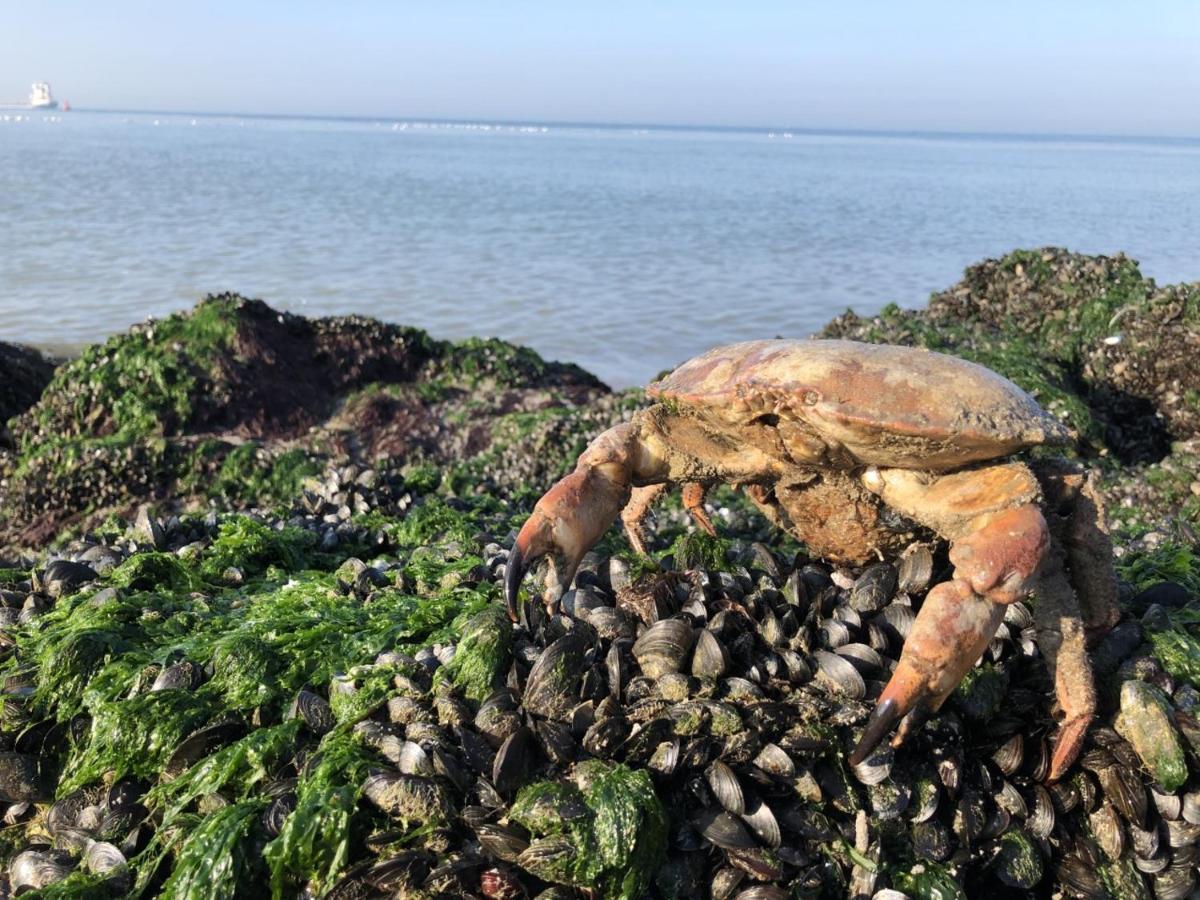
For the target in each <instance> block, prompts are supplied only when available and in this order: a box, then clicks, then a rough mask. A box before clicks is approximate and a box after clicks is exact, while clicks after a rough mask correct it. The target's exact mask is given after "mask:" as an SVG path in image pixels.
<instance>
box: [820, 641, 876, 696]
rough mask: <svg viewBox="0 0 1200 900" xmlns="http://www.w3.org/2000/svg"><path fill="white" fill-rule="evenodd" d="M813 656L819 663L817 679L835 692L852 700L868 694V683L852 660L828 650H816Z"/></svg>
mask: <svg viewBox="0 0 1200 900" xmlns="http://www.w3.org/2000/svg"><path fill="white" fill-rule="evenodd" d="M813 658H814V659H815V660H816V663H817V679H818V680H820V681H821V682H823V683H824V684H826V685H828V686H829V687H830V689H832V690H833V691H834V692H835V693H837V694H840V695H841V696H843V697H848V698H849V699H851V700H861V699H862V698H863V697H865V696H866V694H867V683H866V682H865V681H863V677H862V674H861V673H860V672H859V671H858V669H857V667H855V665H854V664H853V663H852V662H850V661H849V660H847V659H845V658H844V657H841V656H838V655H837V654H836V653H830V652H828V651H826V650H816V651H814V652H813Z"/></svg>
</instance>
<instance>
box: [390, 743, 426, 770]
mask: <svg viewBox="0 0 1200 900" xmlns="http://www.w3.org/2000/svg"><path fill="white" fill-rule="evenodd" d="M395 762H396V768H398V769H399V770H400V771H401V772H403V773H404V774H405V775H432V774H433V763H432V762H430V760H429V754H427V753H426V752H425V751H424V750H423V749H421V745H420V744H417V743H415V742H413V741H405V742H404V743H403V744H402V745H401V746H400V752H399V754H398V755H397V758H396V760H395Z"/></svg>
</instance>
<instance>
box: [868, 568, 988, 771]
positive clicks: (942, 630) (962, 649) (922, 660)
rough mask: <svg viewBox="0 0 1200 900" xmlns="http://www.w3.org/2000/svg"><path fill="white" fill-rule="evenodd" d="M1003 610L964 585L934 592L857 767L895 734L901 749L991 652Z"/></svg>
mask: <svg viewBox="0 0 1200 900" xmlns="http://www.w3.org/2000/svg"><path fill="white" fill-rule="evenodd" d="M1004 609H1005V608H1004V606H1003V605H1001V604H999V603H994V602H992V601H991V600H988V599H986V598H984V597H980V596H979V595H978V594H976V593H975V592H974V591H973V590H971V587H970V585H969V584H968V583H967V582H965V581H961V580H954V581H947V582H944V583H942V584H939V585H937V586H936V587H934V588H933V590H931V591H930V592H929V594H928V596H927V597H926V598H925V603H924V605H923V606H922V607H921V612H920V613H919V614H918V615H917V618H916V620H915V621H914V622H913V625H912V628H911V629H910V630H909V634H908V638H907V640H906V641H905V642H904V652H903V653H902V654H901V655H900V662H899V663H898V664H897V665H896V670H895V672H893V673H892V677H891V680H890V681H888V683H887V686H886V687H885V688H884V689H883V693H882V694H880V695H879V702H878V703H877V704H876V706H875V710H874V711H873V712H872V713H871V717H870V718H869V719H868V720H867V727H866V730H865V731H864V732H863V736H862V738H861V739H860V740H859V742H858V746H857V747H855V748H854V752H853V753H851V754H850V764H851V765H854V766H856V765H858V764H859V763H861V762H862V761H863V760H864V759H866V758H867V757H868V756H870V755H871V751H873V750H874V749H875V748H876V747H877V746H878V745H879V743H880V741H882V740H883V739H884V737H885V736H886V735H887V734H888V732H890V731H891V730H892V727H893V726H894V725H896V723H900V728H899V730H898V732H897V734H896V737H895V738H894V739H893V740H892V745H893V746H899V745H900V744H901V743H903V741H904V738H905V737H906V736H907V735H908V734H909V733H910V732H911V731H912V730H913V729H914V728H916V727H917V726H918V725H919V724H920V723H921V722H922V721H924V718H925V716H927V715H928V714H929V713H932V712H934V711H936V710H937V709H938V708H939V707H940V706H941V705H942V703H944V702H945V700H946V698H947V697H948V696H949V695H950V692H951V691H953V690H954V688H955V687H957V686H958V683H959V682H960V681H962V679H963V676H964V675H966V674H967V672H968V671H970V669H971V667H972V666H973V665H975V662H976V661H977V660H978V659H979V657H980V656H981V655H982V654H983V651H984V650H985V649H987V645H988V642H989V641H991V639H992V636H993V635H995V633H996V629H997V627H999V625H1000V622H1001V621H1002V620H1003V619H1004Z"/></svg>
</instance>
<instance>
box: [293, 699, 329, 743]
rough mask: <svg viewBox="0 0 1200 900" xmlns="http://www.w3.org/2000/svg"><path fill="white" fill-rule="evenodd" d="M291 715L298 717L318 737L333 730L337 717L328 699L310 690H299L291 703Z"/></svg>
mask: <svg viewBox="0 0 1200 900" xmlns="http://www.w3.org/2000/svg"><path fill="white" fill-rule="evenodd" d="M292 717H293V718H295V717H299V718H301V719H303V720H304V724H305V725H306V726H307V727H308V729H309V731H311V732H312V733H313V734H315V735H317V736H318V737H319V736H321V735H323V734H327V733H329V732H330V731H332V730H333V727H334V726H335V725H336V724H337V719H336V718H335V717H334V715H333V709H332V708H331V707H330V706H329V701H328V700H326V699H325V698H324V697H322V696H321V695H320V694H314V693H313V692H312V691H300V693H298V694H297V695H296V699H295V701H294V702H293V704H292Z"/></svg>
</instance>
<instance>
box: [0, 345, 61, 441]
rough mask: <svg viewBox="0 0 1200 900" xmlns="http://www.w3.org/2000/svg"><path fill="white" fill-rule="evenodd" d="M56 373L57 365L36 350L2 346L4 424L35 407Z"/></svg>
mask: <svg viewBox="0 0 1200 900" xmlns="http://www.w3.org/2000/svg"><path fill="white" fill-rule="evenodd" d="M53 374H54V363H53V362H51V361H50V360H49V359H47V358H46V357H45V356H43V355H42V354H41V353H39V352H38V351H37V350H34V349H33V348H32V347H22V346H21V345H19V344H5V343H0V425H2V424H3V423H4V422H7V421H8V420H9V419H11V418H12V417H13V416H18V415H20V414H21V413H23V412H25V410H27V409H29V407H31V406H33V404H34V403H36V402H37V399H38V397H40V396H41V394H42V391H43V390H45V388H46V385H47V384H49V383H50V378H51V376H53Z"/></svg>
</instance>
